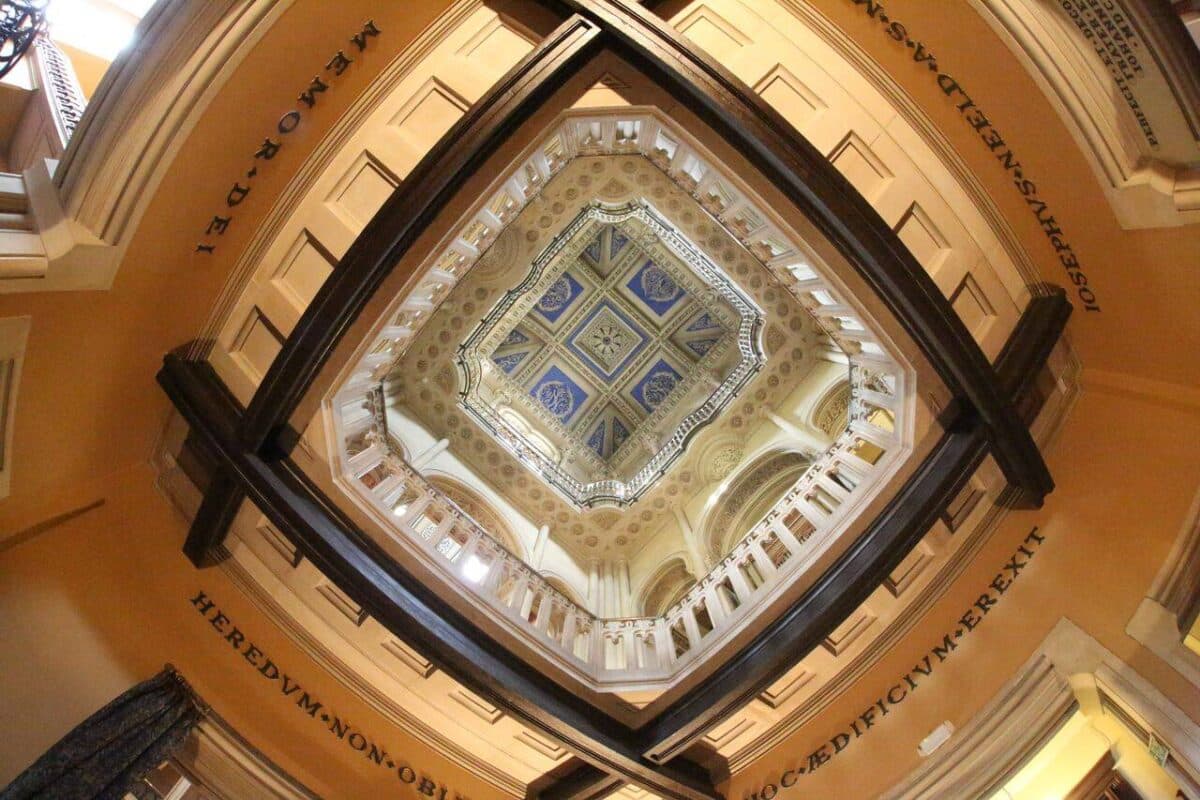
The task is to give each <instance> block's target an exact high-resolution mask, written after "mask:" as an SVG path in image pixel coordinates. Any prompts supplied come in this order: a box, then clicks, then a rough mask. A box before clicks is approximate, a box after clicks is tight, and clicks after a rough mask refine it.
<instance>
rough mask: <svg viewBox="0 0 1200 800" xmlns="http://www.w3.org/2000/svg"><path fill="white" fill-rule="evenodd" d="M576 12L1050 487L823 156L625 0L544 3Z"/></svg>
mask: <svg viewBox="0 0 1200 800" xmlns="http://www.w3.org/2000/svg"><path fill="white" fill-rule="evenodd" d="M544 2H545V3H546V4H547V5H549V6H553V7H556V8H565V9H568V10H569V11H572V12H575V13H577V14H579V15H581V16H584V17H586V18H587V19H588V20H590V21H591V22H593V23H594V24H595V25H597V26H598V27H600V28H601V29H603V30H604V32H605V34H606V36H607V38H608V39H609V40H612V41H614V42H615V43H619V47H620V49H621V50H622V51H623V54H624V55H625V56H626V57H627V58H629V60H630V61H632V62H633V63H634V64H635V65H637V66H639V67H640V68H642V69H643V70H644V71H646V72H647V73H648V74H650V75H651V76H653V77H655V78H656V79H657V81H658V82H659V83H660V84H662V85H664V86H666V87H667V88H668V89H669V90H670V91H671V94H672V96H673V97H675V98H677V99H678V100H679V101H680V102H682V103H683V104H684V105H686V106H687V108H688V109H689V110H690V111H692V112H694V113H696V114H698V115H699V116H700V117H701V118H702V119H704V120H705V121H706V122H707V123H708V124H709V125H711V126H712V127H713V128H714V130H716V131H717V132H718V133H719V134H721V135H722V136H723V137H724V138H725V139H726V141H728V142H729V143H730V144H732V145H733V146H734V147H736V148H737V149H738V150H739V151H740V152H741V153H743V154H744V155H745V156H746V157H747V159H749V160H750V162H751V163H753V164H754V165H755V166H756V167H757V168H758V169H759V170H760V171H761V172H762V174H763V176H764V177H766V178H767V179H768V180H770V181H771V182H772V183H774V184H775V186H776V188H778V189H779V190H780V191H781V192H782V193H783V194H784V195H786V196H787V197H788V199H789V200H791V201H792V202H793V203H794V204H795V205H796V207H797V208H799V209H800V210H801V211H802V212H803V213H804V214H805V215H806V216H807V217H808V218H809V219H810V220H811V221H812V222H813V223H814V225H816V227H817V228H818V229H819V230H820V231H821V232H822V233H823V234H824V235H825V236H826V237H827V238H828V239H829V241H830V242H831V243H832V244H833V245H834V246H835V247H837V249H838V250H839V251H840V252H841V253H842V255H843V256H844V257H845V258H846V259H847V260H848V261H849V262H850V263H851V264H852V265H853V266H854V268H855V269H856V270H857V271H858V273H859V275H861V276H862V278H863V279H864V280H865V281H866V282H867V284H868V285H869V286H870V287H871V289H872V291H874V293H875V294H876V295H877V296H878V297H879V298H880V299H881V300H882V301H883V302H884V304H885V305H886V306H887V307H888V309H889V310H890V311H891V313H892V314H893V315H894V316H895V317H896V318H897V320H898V321H899V322H900V324H901V325H902V326H903V327H904V329H905V330H906V331H908V333H909V334H910V335H911V336H912V337H913V339H914V340H915V341H916V343H917V345H918V346H919V347H920V348H921V352H922V353H923V354H924V356H925V357H926V358H927V359H929V362H930V363H931V364H932V366H933V367H934V369H935V370H936V371H937V372H938V374H939V376H940V377H941V379H942V380H943V381H944V382H945V383H946V385H947V386H948V387H949V388H950V391H951V392H952V393H954V394H955V395H959V396H962V397H964V398H965V399H966V400H968V401H969V402H970V404H971V405H972V406H973V407H974V408H975V410H976V413H977V414H978V415H979V418H980V420H981V421H982V422H983V423H984V425H985V426H986V429H987V433H988V440H989V442H990V444H991V449H992V455H993V456H994V457H995V459H996V462H997V463H998V464H999V465H1000V468H1001V469H1002V470H1003V472H1004V475H1005V477H1006V478H1007V480H1008V482H1009V483H1010V484H1011V485H1013V486H1014V487H1016V488H1017V489H1019V490H1020V491H1021V494H1022V497H1023V498H1024V504H1025V505H1028V506H1039V505H1040V504H1041V502H1042V498H1043V496H1044V495H1045V494H1047V493H1049V492H1050V491H1051V490H1053V488H1054V482H1053V480H1052V479H1051V477H1050V471H1049V470H1048V469H1047V468H1046V464H1045V461H1044V460H1043V459H1042V456H1041V453H1040V452H1039V450H1038V448H1037V445H1036V444H1035V443H1034V441H1033V439H1032V437H1030V435H1029V430H1028V429H1027V428H1026V427H1025V425H1024V424H1023V423H1022V421H1021V419H1020V417H1019V415H1018V414H1017V411H1016V409H1015V408H1014V407H1013V405H1012V403H1011V402H1009V400H1008V398H1007V397H1006V396H1005V395H1004V393H1002V392H999V391H997V382H996V374H995V372H994V370H993V369H992V366H991V364H990V363H989V362H988V360H987V358H986V357H985V356H984V354H983V352H982V351H981V350H980V348H979V345H978V344H977V343H976V342H975V340H974V338H973V337H972V336H971V334H970V332H969V331H968V330H967V328H966V326H965V325H964V324H963V322H962V320H961V319H959V317H958V314H957V313H955V311H954V309H953V307H952V306H951V305H950V302H949V301H948V300H947V299H946V297H945V295H943V294H942V292H941V290H940V289H938V287H937V285H936V284H935V283H934V282H933V279H932V278H931V277H930V276H929V274H928V273H927V272H926V271H925V269H924V268H923V267H922V266H921V265H920V264H919V263H918V262H917V260H916V258H915V257H913V255H912V253H910V252H909V250H908V248H907V247H906V246H905V245H904V243H903V242H901V241H900V238H899V236H897V235H896V233H895V232H894V231H893V230H892V229H891V227H890V226H888V224H887V223H886V222H884V220H883V219H882V218H880V216H879V214H878V213H876V211H875V209H874V208H872V207H871V205H870V204H869V203H868V202H867V201H866V200H865V199H864V198H863V197H862V195H860V194H859V192H858V191H857V190H856V189H855V188H854V187H853V186H852V185H851V184H850V182H849V181H848V180H846V179H845V178H844V177H843V176H842V174H841V173H840V172H839V171H838V170H837V168H836V167H834V166H833V164H831V163H830V162H829V160H828V159H827V158H826V157H825V156H824V155H822V154H821V153H820V152H819V151H817V150H816V148H814V147H813V146H812V145H811V144H810V143H809V142H808V140H806V139H805V138H804V137H803V136H801V135H800V134H799V133H797V131H796V130H795V129H794V128H793V127H792V126H791V124H790V123H788V122H787V121H786V120H785V119H784V118H783V117H782V116H780V115H779V113H778V112H776V111H775V110H774V109H773V108H772V107H771V106H770V105H769V104H768V103H766V102H765V101H764V100H763V99H762V98H760V97H759V96H758V95H757V94H756V93H755V92H754V90H753V89H751V88H750V87H749V86H747V85H746V84H744V83H742V81H741V80H739V79H738V78H737V77H735V76H734V75H733V74H732V73H730V72H729V71H727V70H726V69H725V68H724V67H722V66H721V65H720V64H719V63H718V62H717V61H715V60H714V59H713V58H711V57H710V56H708V55H707V54H705V53H704V52H703V51H700V50H698V49H696V48H695V47H694V46H693V45H692V44H691V42H690V41H689V40H688V39H687V38H686V37H685V36H683V35H682V34H680V33H679V32H678V31H676V30H675V29H674V28H673V27H671V26H670V25H669V24H668V23H667V22H665V21H664V20H662V19H660V18H659V17H658V16H656V15H655V14H654V13H652V12H651V11H649V10H648V9H646V8H643V7H642V6H640V5H638V4H637V3H634V2H631V0H544Z"/></svg>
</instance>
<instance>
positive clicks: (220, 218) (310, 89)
mask: <svg viewBox="0 0 1200 800" xmlns="http://www.w3.org/2000/svg"><path fill="white" fill-rule="evenodd" d="M378 35H379V29H378V28H376V27H375V21H374V20H367V21H366V22H365V23H363V26H362V28H361V29H360V30H359V31H358V33H356V34H354V35H353V36H351V37H350V40H349V41H350V44H351V45H352V47H351V48H350V52H351V53H361V52H363V51H364V50H366V49H367V44H368V43H369V41H370V40H371V39H372V38H374V37H376V36H378ZM353 63H354V58H353V57H351V56H349V55H346V51H345V50H338V51H337V52H336V53H334V54H333V56H332V57H331V58H329V59H328V60H327V61H326V62H325V67H324V71H323V72H321V73H320V74H318V75H315V76H314V77H313V79H312V80H311V81H309V84H308V86H306V87H304V89H303V90H301V92H300V94H299V95H298V96H297V97H296V107H295V108H293V109H291V110H289V111H287V112H286V113H284V115H283V116H281V117H280V118H279V121H278V122H276V123H275V127H274V128H273V129H272V130H271V131H270V132H269V133H268V134H267V135H266V136H265V137H263V142H262V144H260V145H259V146H258V148H257V149H256V150H255V151H254V155H253V157H252V159H251V162H250V168H249V169H247V170H246V172H245V174H243V175H239V176H238V178H237V180H235V181H234V182H233V186H232V187H231V188H230V189H229V191H228V192H227V193H226V194H225V201H224V205H223V206H222V208H221V210H220V211H219V212H218V213H216V214H213V216H212V219H211V220H209V221H208V224H207V225H205V227H204V233H203V234H202V237H201V239H200V241H199V242H197V243H196V248H195V250H193V251H192V252H195V253H203V254H205V255H212V254H213V253H214V252H215V251H216V249H217V243H218V242H219V241H220V239H219V238H216V237H220V236H223V235H224V234H225V231H226V230H228V229H229V226H230V224H231V223H232V222H233V220H234V216H235V214H236V212H235V211H234V209H236V208H237V207H238V206H240V205H241V204H242V201H244V200H245V199H246V196H247V195H249V194H250V190H251V189H252V188H253V185H254V184H253V181H254V179H255V178H256V177H257V176H258V169H259V167H260V166H264V165H265V163H266V162H268V161H270V160H271V159H273V158H275V156H276V155H278V154H279V151H280V149H281V148H282V147H283V146H284V143H285V142H286V141H287V137H288V135H289V134H291V133H293V132H294V131H295V130H296V129H297V128H298V127H300V123H301V122H302V121H303V119H304V114H305V113H306V112H307V111H309V110H311V109H313V108H314V107H316V105H317V103H318V96H319V95H321V94H324V93H325V92H327V91H328V90H329V87H330V86H331V85H332V81H333V79H334V78H336V77H338V76H339V75H341V74H342V73H343V72H345V71H346V70H347V69H349V67H350V65H351V64H353Z"/></svg>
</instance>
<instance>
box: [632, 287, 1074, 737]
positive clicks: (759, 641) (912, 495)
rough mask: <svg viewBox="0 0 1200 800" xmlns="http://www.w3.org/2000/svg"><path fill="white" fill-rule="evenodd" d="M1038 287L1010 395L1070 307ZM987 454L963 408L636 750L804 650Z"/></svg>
mask: <svg viewBox="0 0 1200 800" xmlns="http://www.w3.org/2000/svg"><path fill="white" fill-rule="evenodd" d="M1042 291H1043V292H1044V294H1043V295H1041V296H1038V297H1035V298H1034V299H1033V300H1032V301H1031V302H1030V303H1029V305H1028V306H1027V307H1026V308H1025V311H1024V313H1023V314H1022V315H1021V319H1020V320H1019V322H1018V324H1017V326H1016V328H1015V329H1014V331H1013V333H1012V335H1011V336H1010V337H1009V340H1008V342H1007V343H1006V344H1005V347H1004V349H1003V351H1002V353H1001V356H1000V358H999V359H998V360H997V371H998V374H999V378H1000V380H1001V381H1002V382H1003V385H1004V386H1006V387H1008V389H1009V391H1010V392H1011V395H1010V399H1012V400H1017V399H1019V398H1020V396H1021V395H1022V394H1023V393H1025V392H1028V391H1030V390H1031V388H1032V385H1033V379H1034V378H1035V377H1036V376H1037V374H1038V373H1039V372H1040V371H1041V370H1042V369H1043V368H1044V367H1045V364H1046V360H1047V358H1048V357H1049V355H1050V352H1051V350H1053V348H1054V345H1055V344H1056V343H1057V342H1058V341H1059V339H1060V338H1061V337H1062V334H1063V331H1064V330H1065V328H1066V324H1067V320H1068V318H1069V317H1070V315H1071V305H1070V303H1069V302H1067V299H1066V293H1065V292H1063V290H1062V289H1059V288H1056V287H1043V289H1042ZM986 454H987V442H986V439H985V437H984V436H983V432H982V428H981V426H980V425H979V424H978V420H977V418H976V417H975V416H974V415H973V412H971V411H970V410H969V409H968V410H966V411H965V412H963V413H962V414H961V415H960V418H959V419H958V420H957V421H956V422H954V423H952V424H950V425H949V432H948V433H947V434H946V435H945V436H943V437H942V440H941V442H940V443H939V444H938V446H937V448H936V449H935V450H934V451H933V453H931V454H930V456H929V457H927V458H926V460H925V462H924V463H923V464H922V465H921V467H920V471H919V472H918V473H917V474H916V475H914V476H913V477H912V478H910V479H909V481H908V482H906V484H905V486H904V488H903V489H901V492H900V493H899V494H898V495H897V496H896V497H895V498H893V500H892V501H891V502H890V503H889V504H888V506H887V507H886V508H885V509H884V511H883V512H882V513H881V514H880V516H879V517H877V518H876V519H875V521H874V522H873V523H872V524H871V526H870V527H869V528H868V529H867V530H866V531H865V532H864V533H863V534H862V535H861V536H860V537H859V539H858V541H857V542H856V543H855V545H854V549H853V551H852V552H850V553H847V554H846V555H845V556H843V557H842V558H841V559H840V560H839V561H838V563H837V564H835V565H834V567H832V568H831V570H830V572H829V573H827V574H826V575H824V576H822V578H821V579H820V580H819V581H818V582H817V584H816V585H815V586H814V587H813V589H812V590H810V591H809V592H808V593H807V594H805V595H804V596H803V597H801V598H800V599H799V600H798V601H797V602H796V603H795V604H794V605H793V606H792V607H791V608H790V609H788V611H786V612H785V613H784V615H783V616H781V617H780V618H778V619H777V620H775V621H773V622H772V623H771V624H770V625H769V626H768V627H767V628H766V629H765V630H764V631H763V632H762V633H761V634H759V636H758V637H756V638H755V640H754V641H753V642H751V643H750V645H749V646H747V647H746V648H744V649H743V650H742V651H741V652H739V653H738V654H737V655H736V656H735V657H733V658H732V659H730V660H729V661H728V662H727V663H726V664H725V665H723V666H722V667H721V668H720V669H719V670H718V671H717V672H716V673H715V674H713V675H712V676H710V677H709V678H708V679H707V680H705V682H704V684H703V685H702V686H700V687H698V688H697V689H695V690H693V691H692V692H690V693H688V694H687V695H685V696H684V697H682V698H680V699H679V700H678V701H676V702H675V703H673V704H672V705H671V706H670V707H668V708H667V709H664V710H663V711H662V712H661V713H660V714H659V715H658V716H656V717H655V718H654V719H653V720H651V721H650V722H649V723H648V724H647V725H646V726H645V727H643V728H642V729H641V730H639V731H638V734H637V735H638V736H639V741H640V745H639V747H640V749H641V750H642V752H643V754H644V755H646V757H647V758H650V759H651V760H654V761H666V760H669V759H671V758H673V757H674V756H675V755H677V754H679V753H682V752H684V751H685V750H687V749H688V748H689V747H692V746H694V745H695V744H696V742H697V741H699V739H700V737H701V736H703V734H704V733H705V732H707V731H708V730H710V729H711V728H712V727H713V726H714V725H717V724H719V723H720V722H721V721H723V720H724V719H727V718H728V717H729V716H730V715H731V714H733V713H735V712H736V711H737V710H738V709H740V708H741V707H742V706H743V705H744V704H745V703H746V702H748V701H749V700H751V699H753V698H754V697H755V696H757V695H758V694H759V693H761V692H762V691H763V690H764V689H765V688H766V687H767V686H769V685H770V684H771V683H773V682H775V681H776V680H778V679H779V677H780V676H781V675H782V674H783V673H784V672H786V671H787V670H788V669H790V668H791V667H792V666H793V665H794V664H795V663H796V661H797V660H799V659H800V658H803V657H804V656H805V655H807V653H809V652H810V651H811V650H812V649H813V648H815V647H816V646H817V645H818V644H819V643H820V641H821V640H822V639H823V638H825V636H827V635H828V633H829V632H830V631H832V630H833V628H834V627H836V626H837V625H840V624H841V622H842V621H843V620H844V619H845V618H846V616H847V615H848V614H849V613H850V612H851V611H853V609H855V608H857V607H858V606H859V605H860V604H861V603H862V602H864V601H865V600H866V598H867V597H868V596H869V595H870V593H871V592H872V591H874V589H875V588H876V587H877V586H879V583H880V582H881V581H882V580H883V579H884V578H885V577H886V576H887V575H889V574H891V572H892V571H893V570H894V569H895V568H896V566H897V565H898V564H899V562H900V561H901V560H903V558H904V556H905V555H906V554H907V553H908V552H909V551H910V550H911V549H912V547H913V546H915V544H916V543H917V542H918V541H919V540H920V539H921V538H922V537H923V536H924V535H925V533H926V532H927V531H928V529H929V528H930V527H931V526H932V525H933V523H934V521H935V520H936V518H937V516H938V515H939V514H941V513H942V511H944V510H945V508H946V505H947V504H948V503H949V502H950V500H952V499H953V498H954V497H955V496H956V495H957V494H958V492H959V491H961V489H962V487H963V485H964V484H965V482H966V480H967V479H968V478H969V476H970V475H971V473H972V472H973V471H974V469H975V467H976V466H978V464H979V462H980V461H981V460H982V459H983V457H984V456H985V455H986Z"/></svg>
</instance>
